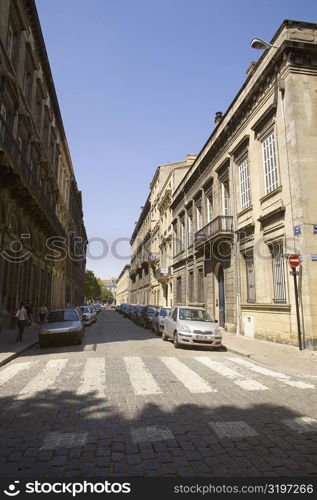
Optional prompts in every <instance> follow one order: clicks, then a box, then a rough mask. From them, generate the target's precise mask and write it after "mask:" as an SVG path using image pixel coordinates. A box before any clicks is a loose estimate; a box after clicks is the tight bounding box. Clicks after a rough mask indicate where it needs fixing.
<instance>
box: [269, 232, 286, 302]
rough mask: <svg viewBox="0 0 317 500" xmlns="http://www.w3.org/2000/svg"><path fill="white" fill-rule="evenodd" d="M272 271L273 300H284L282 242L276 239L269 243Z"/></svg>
mask: <svg viewBox="0 0 317 500" xmlns="http://www.w3.org/2000/svg"><path fill="white" fill-rule="evenodd" d="M270 250H271V253H272V271H273V300H274V302H276V303H284V302H286V284H285V265H284V258H283V243H282V242H281V241H278V242H276V243H274V244H273V245H271V248H270Z"/></svg>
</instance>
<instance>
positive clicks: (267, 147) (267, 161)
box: [262, 132, 279, 194]
mask: <svg viewBox="0 0 317 500" xmlns="http://www.w3.org/2000/svg"><path fill="white" fill-rule="evenodd" d="M262 152H263V165H264V175H265V193H266V194H268V193H271V192H272V191H274V189H276V188H277V187H278V185H279V181H278V171H277V161H276V151H275V136H274V132H271V133H270V134H269V135H268V136H267V137H266V138H265V139H264V141H263V142H262Z"/></svg>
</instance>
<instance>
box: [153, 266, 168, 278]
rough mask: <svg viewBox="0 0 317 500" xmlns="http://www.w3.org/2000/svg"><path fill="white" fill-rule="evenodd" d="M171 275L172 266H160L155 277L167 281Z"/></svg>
mask: <svg viewBox="0 0 317 500" xmlns="http://www.w3.org/2000/svg"><path fill="white" fill-rule="evenodd" d="M170 276H171V268H170V267H158V268H157V269H156V271H155V277H156V279H157V280H158V281H165V280H167V279H168V278H169V277H170Z"/></svg>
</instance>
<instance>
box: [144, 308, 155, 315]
mask: <svg viewBox="0 0 317 500" xmlns="http://www.w3.org/2000/svg"><path fill="white" fill-rule="evenodd" d="M155 311H156V309H155V307H148V308H147V310H146V312H147V313H148V314H154V313H155Z"/></svg>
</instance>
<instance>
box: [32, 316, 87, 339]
mask: <svg viewBox="0 0 317 500" xmlns="http://www.w3.org/2000/svg"><path fill="white" fill-rule="evenodd" d="M83 335H84V322H83V320H82V319H81V317H80V314H79V312H78V311H77V308H72V309H70V308H69V309H53V310H52V311H49V312H48V313H47V315H46V317H45V320H44V323H43V324H42V326H41V330H40V332H39V341H40V347H48V346H49V345H69V344H82V342H83Z"/></svg>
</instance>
